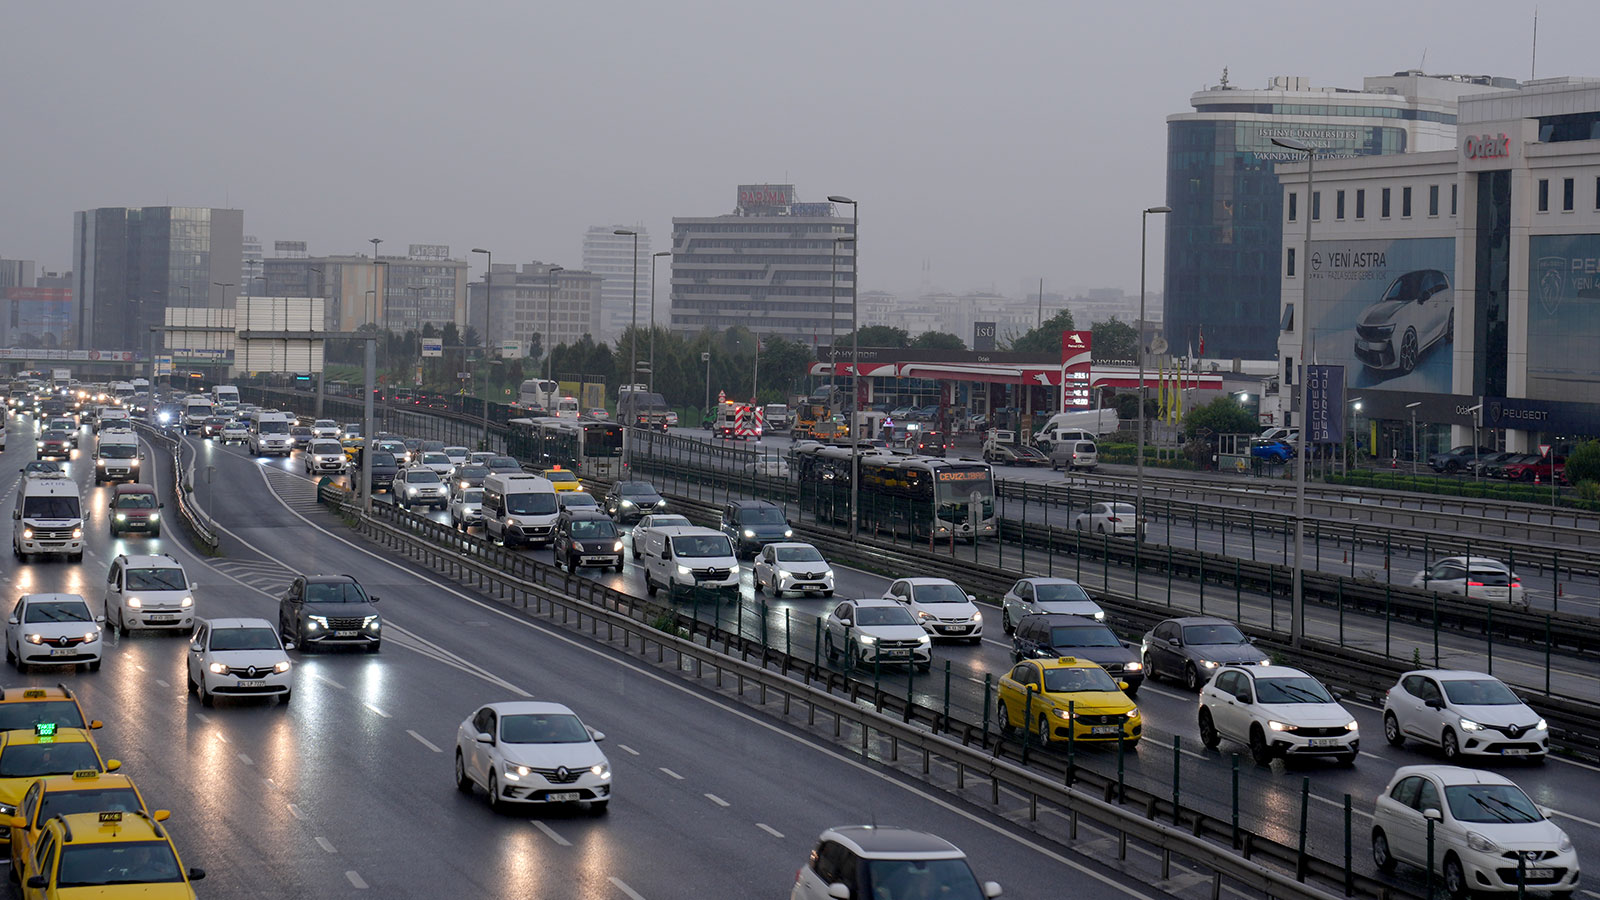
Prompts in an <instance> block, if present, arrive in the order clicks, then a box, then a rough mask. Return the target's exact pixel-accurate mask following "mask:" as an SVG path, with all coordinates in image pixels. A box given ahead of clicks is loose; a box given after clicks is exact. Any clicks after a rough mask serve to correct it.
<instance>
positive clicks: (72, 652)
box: [50, 647, 78, 656]
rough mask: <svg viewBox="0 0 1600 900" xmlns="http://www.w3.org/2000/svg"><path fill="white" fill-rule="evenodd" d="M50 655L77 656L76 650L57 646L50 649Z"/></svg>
mask: <svg viewBox="0 0 1600 900" xmlns="http://www.w3.org/2000/svg"><path fill="white" fill-rule="evenodd" d="M50 655H51V656H77V655H78V651H76V650H74V649H72V648H71V647H57V648H56V649H54V650H51V651H50Z"/></svg>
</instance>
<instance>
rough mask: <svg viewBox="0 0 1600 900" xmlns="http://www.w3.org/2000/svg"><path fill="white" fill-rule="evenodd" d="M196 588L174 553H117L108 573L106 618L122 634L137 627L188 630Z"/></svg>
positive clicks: (109, 624)
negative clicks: (140, 554)
mask: <svg viewBox="0 0 1600 900" xmlns="http://www.w3.org/2000/svg"><path fill="white" fill-rule="evenodd" d="M194 589H195V585H194V583H193V582H191V581H189V577H188V575H187V573H185V572H184V570H183V565H182V564H181V563H179V562H178V561H177V560H176V559H174V558H173V557H172V556H154V555H152V556H129V555H127V554H124V555H122V556H118V557H117V558H116V559H114V560H112V561H111V570H110V571H109V572H108V573H107V574H106V597H105V611H106V615H105V621H106V622H107V625H108V627H110V628H112V629H113V630H118V631H121V632H122V633H123V634H127V633H128V632H129V631H130V630H132V629H135V628H148V629H152V630H160V631H183V632H188V631H190V630H191V629H193V628H194V619H195V611H194Z"/></svg>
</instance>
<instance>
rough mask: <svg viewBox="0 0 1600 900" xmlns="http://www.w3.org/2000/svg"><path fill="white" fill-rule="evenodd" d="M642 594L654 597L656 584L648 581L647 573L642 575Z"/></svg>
mask: <svg viewBox="0 0 1600 900" xmlns="http://www.w3.org/2000/svg"><path fill="white" fill-rule="evenodd" d="M644 592H645V594H646V595H647V596H650V597H654V596H655V595H656V583H655V582H654V581H652V580H650V573H649V572H646V573H644Z"/></svg>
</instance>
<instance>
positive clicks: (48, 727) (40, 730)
mask: <svg viewBox="0 0 1600 900" xmlns="http://www.w3.org/2000/svg"><path fill="white" fill-rule="evenodd" d="M33 733H34V734H35V735H38V736H39V737H55V736H56V723H54V722H40V723H39V724H37V725H35V726H33Z"/></svg>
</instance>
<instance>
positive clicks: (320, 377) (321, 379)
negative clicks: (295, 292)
mask: <svg viewBox="0 0 1600 900" xmlns="http://www.w3.org/2000/svg"><path fill="white" fill-rule="evenodd" d="M313 272H315V273H316V274H317V275H318V276H319V277H318V279H317V280H319V281H320V280H321V277H320V276H321V275H322V270H321V269H319V268H317V267H316V266H306V297H307V298H311V297H315V296H316V294H315V293H313V292H314V291H315V290H316V289H315V288H313V287H312V286H311V273H313ZM341 327H342V323H341ZM327 370H328V345H327V343H326V342H324V343H323V344H322V365H321V366H319V367H318V368H317V405H316V412H315V414H314V415H315V416H316V417H317V418H319V419H320V418H322V389H323V387H324V386H325V378H326V374H325V373H326V372H327Z"/></svg>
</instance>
